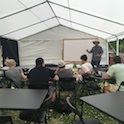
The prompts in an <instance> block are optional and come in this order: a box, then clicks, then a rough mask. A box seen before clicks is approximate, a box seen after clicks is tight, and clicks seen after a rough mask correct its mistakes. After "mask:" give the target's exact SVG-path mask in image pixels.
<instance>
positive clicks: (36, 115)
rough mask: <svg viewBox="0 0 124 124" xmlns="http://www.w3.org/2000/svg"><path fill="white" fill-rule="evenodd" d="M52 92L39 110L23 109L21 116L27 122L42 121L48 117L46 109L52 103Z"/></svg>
mask: <svg viewBox="0 0 124 124" xmlns="http://www.w3.org/2000/svg"><path fill="white" fill-rule="evenodd" d="M51 98H52V93H50V95H49V96H48V97H47V98H45V100H44V101H43V103H42V104H41V106H40V108H39V109H37V110H24V111H21V113H20V115H19V118H20V119H21V120H24V121H27V122H35V123H41V122H44V120H45V119H46V118H45V117H46V111H47V109H48V107H49V105H50V103H51Z"/></svg>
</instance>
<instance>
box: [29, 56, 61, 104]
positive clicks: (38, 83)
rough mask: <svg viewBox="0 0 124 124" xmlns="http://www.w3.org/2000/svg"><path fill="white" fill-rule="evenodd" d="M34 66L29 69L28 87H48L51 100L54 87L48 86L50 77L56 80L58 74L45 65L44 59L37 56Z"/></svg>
mask: <svg viewBox="0 0 124 124" xmlns="http://www.w3.org/2000/svg"><path fill="white" fill-rule="evenodd" d="M35 63H36V66H35V67H34V68H33V69H31V70H30V71H29V74H28V79H29V88H32V89H49V92H53V97H52V101H53V102H54V100H55V92H54V88H53V87H50V84H49V80H50V78H52V79H54V80H58V79H59V78H58V76H57V75H56V74H54V71H52V70H50V69H48V68H46V67H45V64H44V59H43V58H37V59H36V60H35Z"/></svg>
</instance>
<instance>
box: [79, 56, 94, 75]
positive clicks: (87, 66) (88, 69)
mask: <svg viewBox="0 0 124 124" xmlns="http://www.w3.org/2000/svg"><path fill="white" fill-rule="evenodd" d="M80 59H81V61H82V66H81V71H80V72H79V73H80V74H81V75H84V74H92V71H93V66H92V65H91V63H89V62H88V61H87V55H82V56H81V57H80Z"/></svg>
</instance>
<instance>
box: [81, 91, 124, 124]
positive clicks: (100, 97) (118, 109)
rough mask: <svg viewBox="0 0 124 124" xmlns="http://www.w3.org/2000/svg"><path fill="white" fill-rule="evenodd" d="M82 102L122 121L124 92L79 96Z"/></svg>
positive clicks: (123, 118)
mask: <svg viewBox="0 0 124 124" xmlns="http://www.w3.org/2000/svg"><path fill="white" fill-rule="evenodd" d="M80 99H81V100H82V101H83V102H85V103H87V104H89V105H91V106H93V107H95V108H97V109H98V110H100V111H102V112H103V113H105V114H107V115H109V116H111V117H113V118H114V119H116V120H118V121H119V122H121V123H124V92H123V91H118V92H114V93H103V94H97V95H91V96H86V97H81V98H80Z"/></svg>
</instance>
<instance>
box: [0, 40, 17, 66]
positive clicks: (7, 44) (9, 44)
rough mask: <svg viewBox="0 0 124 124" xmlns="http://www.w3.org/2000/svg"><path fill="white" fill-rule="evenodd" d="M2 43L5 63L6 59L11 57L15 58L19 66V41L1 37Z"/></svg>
mask: <svg viewBox="0 0 124 124" xmlns="http://www.w3.org/2000/svg"><path fill="white" fill-rule="evenodd" d="M1 45H2V57H3V65H4V61H5V59H6V58H7V57H8V58H9V59H15V61H16V63H17V66H18V65H19V53H18V43H17V41H15V40H10V39H6V38H1Z"/></svg>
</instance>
